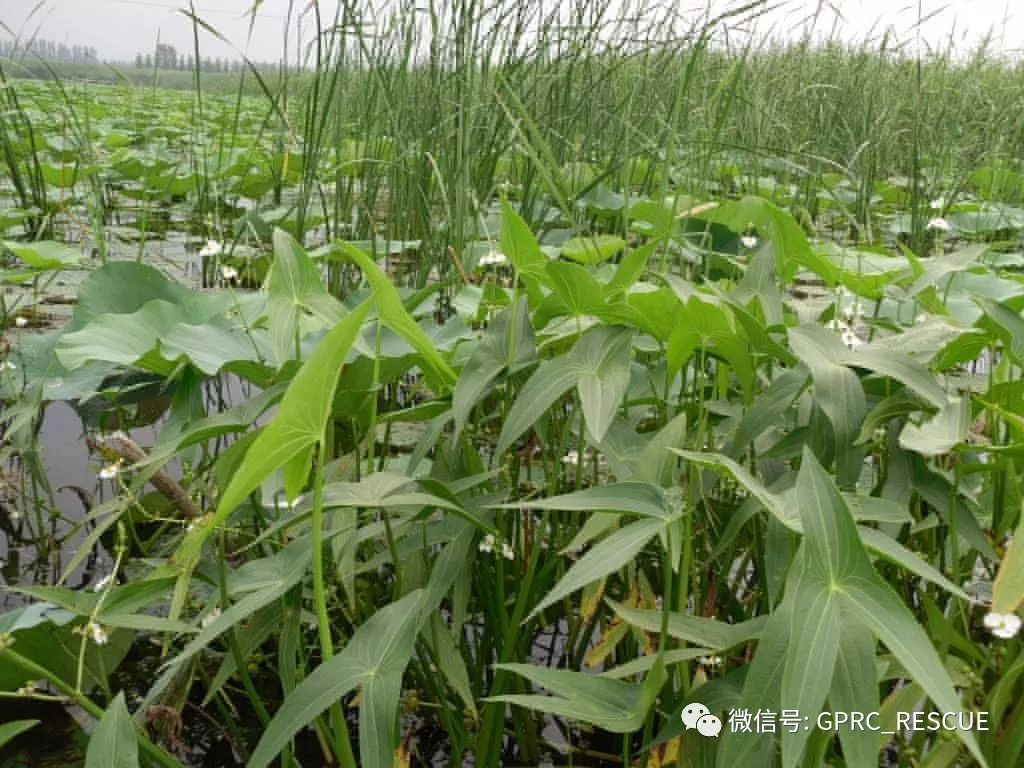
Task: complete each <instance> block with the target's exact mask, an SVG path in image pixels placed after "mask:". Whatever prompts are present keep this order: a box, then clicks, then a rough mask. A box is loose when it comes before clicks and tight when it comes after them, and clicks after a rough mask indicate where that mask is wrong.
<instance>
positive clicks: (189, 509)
mask: <svg viewBox="0 0 1024 768" xmlns="http://www.w3.org/2000/svg"><path fill="white" fill-rule="evenodd" d="M86 442H87V443H88V444H89V447H90V448H92V449H93V450H95V451H97V452H99V453H105V454H113V455H114V456H117V457H118V458H120V459H123V460H126V461H130V462H131V463H132V464H139V463H141V462H143V461H146V460H147V459H148V458H149V455H148V454H147V453H146V452H145V451H144V450H143V449H142V447H141V446H140V445H139V444H138V443H136V442H135V441H134V440H132V439H131V438H130V437H128V435H126V434H124V433H123V432H115V433H114V434H113V435H109V436H107V437H105V438H103V439H102V440H100V441H95V440H93V439H91V438H87V439H86ZM149 482H151V483H152V484H153V487H155V488H156V489H157V490H158V491H160V493H162V494H163V495H164V496H166V497H167V499H168V501H170V502H171V504H173V505H174V506H175V507H177V509H178V511H179V512H181V514H183V515H184V516H185V517H187V518H190V519H195V518H198V517H202V516H203V512H202V510H201V509H199V507H198V506H196V503H195V502H194V501H192V497H191V496H189V494H188V491H186V490H185V489H184V488H183V487H182V485H181V483H179V482H178V481H177V480H175V479H174V478H173V477H171V476H170V475H169V474H167V472H166V471H165V470H163V469H158V470H157V471H156V472H154V473H153V476H152V477H151V478H149Z"/></svg>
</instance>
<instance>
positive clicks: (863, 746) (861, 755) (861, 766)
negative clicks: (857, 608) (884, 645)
mask: <svg viewBox="0 0 1024 768" xmlns="http://www.w3.org/2000/svg"><path fill="white" fill-rule="evenodd" d="M828 698H829V704H830V705H831V707H832V710H833V711H834V712H878V711H879V709H880V707H881V704H880V703H879V700H878V672H877V670H876V667H875V639H874V638H873V637H872V636H871V631H870V630H869V629H868V628H867V627H865V626H864V625H863V624H859V623H857V622H846V623H845V624H844V626H843V633H842V637H841V638H840V640H839V654H838V656H837V657H836V668H835V674H834V676H833V677H832V688H831V690H830V691H829V694H828ZM839 741H840V743H841V744H842V746H843V759H844V761H845V763H846V766H847V768H875V766H877V765H878V764H879V763H878V734H875V733H872V732H871V731H868V730H863V729H854V728H849V727H846V728H842V729H841V730H840V731H839Z"/></svg>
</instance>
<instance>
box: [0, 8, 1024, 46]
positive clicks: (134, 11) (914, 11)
mask: <svg viewBox="0 0 1024 768" xmlns="http://www.w3.org/2000/svg"><path fill="white" fill-rule="evenodd" d="M195 2H196V9H197V12H198V14H199V16H201V17H202V18H203V19H205V20H206V21H207V22H208V23H209V24H210V25H212V26H214V27H216V28H217V29H219V30H220V31H221V32H222V33H223V34H224V35H225V37H227V38H228V39H229V40H230V41H231V42H232V43H233V44H234V45H236V46H237V47H238V48H239V49H241V50H243V51H246V52H247V53H248V55H249V56H250V57H251V58H253V59H256V60H260V61H273V60H277V59H278V58H279V57H280V54H281V51H282V38H283V29H284V24H285V19H286V17H287V16H288V12H289V7H292V8H293V10H294V15H293V18H294V17H295V16H298V15H299V14H300V12H301V11H302V10H303V9H304V8H306V6H307V5H308V3H309V0H264V2H263V3H262V4H261V5H260V9H259V12H258V15H257V17H256V20H255V25H254V28H253V29H252V34H251V36H250V30H249V19H248V17H247V16H246V11H247V10H248V9H249V8H250V7H251V6H252V3H253V0H195ZM386 2H387V0H373V2H372V3H367V2H365V0H361V2H360V7H361V8H365V9H367V12H368V9H369V8H370V7H371V6H372V5H379V4H381V3H386ZM612 2H615V0H612ZM668 2H672V0H668ZM679 2H680V5H681V7H683V8H687V7H696V8H703V7H704V6H705V5H706V3H707V2H710V3H711V4H712V5H713V6H714V7H715V8H716V9H723V8H727V7H729V6H730V5H733V6H735V5H738V4H740V0H679ZM771 2H773V3H774V4H776V5H779V6H780V7H779V8H778V9H777V10H775V11H773V12H771V13H768V14H767V15H765V16H764V17H763V18H762V19H761V20H760V21H759V22H758V24H757V29H758V30H759V31H760V32H762V33H763V32H764V31H766V30H769V29H770V30H772V31H773V32H775V33H776V34H778V35H793V34H795V30H797V29H799V27H800V23H801V21H803V20H806V19H807V18H808V16H809V14H811V13H812V12H813V11H814V10H815V9H816V8H819V7H820V6H822V5H825V6H831V8H828V7H826V9H825V10H824V11H823V12H822V13H821V15H820V16H819V17H818V18H817V21H816V29H817V31H818V34H822V35H824V34H826V33H828V32H829V31H830V30H832V29H833V28H836V29H838V30H839V34H840V36H841V37H843V38H844V39H847V40H850V41H861V40H863V39H865V37H875V36H878V34H879V33H880V32H881V31H882V30H884V29H886V28H892V29H893V30H894V31H895V32H896V33H897V35H898V36H899V37H900V38H901V39H902V40H911V39H914V38H915V37H916V35H917V32H916V30H915V25H916V23H917V19H918V18H919V8H918V6H919V3H918V0H830V1H829V0H771ZM425 4H426V3H425V2H424V5H425ZM185 5H187V1H186V2H182V1H180V0H179V2H175V0H43V2H42V3H41V4H40V3H39V2H38V0H0V22H3V24H4V25H6V26H7V27H9V28H11V29H12V30H13V31H14V32H15V33H16V34H19V35H20V36H22V37H23V38H24V37H29V36H31V35H32V34H38V35H39V36H40V37H44V38H46V39H49V40H56V41H58V42H64V43H66V44H67V45H91V46H94V47H96V48H97V49H98V51H99V53H100V56H101V57H103V58H108V59H117V60H125V61H130V60H132V59H134V57H135V54H136V53H138V52H143V53H145V52H150V51H152V50H153V47H154V43H155V41H156V39H157V36H158V35H159V36H160V39H161V40H162V41H164V42H168V43H170V44H172V45H174V46H176V47H177V48H178V50H179V51H187V50H188V51H190V50H191V47H192V27H191V24H190V22H189V21H188V19H187V18H186V17H184V16H183V15H181V14H180V13H179V12H178V9H180V8H182V7H183V6H185ZM1018 5H1019V6H1021V7H1022V8H1024V3H1021V2H1020V1H1019V0H1016V2H1012V1H1010V0H920V7H921V10H922V12H923V16H924V17H926V18H927V21H926V23H925V24H923V25H922V26H921V29H920V38H921V39H922V40H923V41H924V43H925V44H928V45H932V46H939V47H944V46H945V44H946V43H948V42H949V41H950V40H951V39H952V40H953V41H954V42H955V43H956V44H957V45H958V46H960V47H963V48H969V47H971V46H972V45H974V44H975V43H976V42H977V40H978V39H979V38H981V37H982V36H983V35H985V34H987V33H989V32H992V33H993V34H994V42H995V45H996V47H998V48H1001V49H1002V50H1005V51H1006V52H1007V53H1013V54H1015V55H1016V54H1017V53H1019V51H1020V49H1021V48H1024V10H1011V9H1013V8H1014V6H1018ZM37 6H38V8H37ZM320 6H321V8H322V9H323V13H324V15H325V16H327V15H329V12H332V11H333V8H334V7H335V6H336V0H320ZM34 8H35V9H36V10H35V12H34V13H33V12H32V11H33V9H34ZM311 26H312V25H311V23H310V22H309V21H308V17H307V22H306V24H305V28H306V30H305V31H306V33H307V35H308V31H309V30H310V28H311ZM296 31H297V30H296V25H295V24H294V23H293V26H292V32H291V35H290V37H289V40H290V42H289V45H290V46H291V47H292V49H293V50H294V47H295V40H296V36H295V33H296ZM0 35H3V36H5V37H6V36H9V35H8V33H6V32H4V31H0ZM200 43H201V51H202V55H203V56H212V57H222V56H223V57H231V58H237V55H236V54H234V52H233V51H232V50H231V48H230V47H228V46H226V45H224V44H223V43H220V42H218V41H216V40H215V39H214V38H212V37H211V36H210V35H208V34H205V33H203V34H201V39H200Z"/></svg>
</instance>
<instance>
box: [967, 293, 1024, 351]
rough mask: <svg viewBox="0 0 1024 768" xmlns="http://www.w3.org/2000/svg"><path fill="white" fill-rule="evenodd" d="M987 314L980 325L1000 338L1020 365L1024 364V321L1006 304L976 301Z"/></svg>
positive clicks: (984, 300)
mask: <svg viewBox="0 0 1024 768" xmlns="http://www.w3.org/2000/svg"><path fill="white" fill-rule="evenodd" d="M975 301H977V303H978V306H979V307H981V309H982V311H983V312H984V313H985V318H984V320H983V321H979V323H978V325H980V326H982V327H987V330H990V331H992V332H993V333H995V335H996V336H998V337H999V338H1000V339H1001V340H1002V342H1003V344H1004V345H1005V346H1006V349H1007V350H1008V351H1009V353H1010V355H1011V356H1012V357H1013V358H1014V360H1016V361H1017V363H1018V364H1024V319H1022V318H1021V316H1020V312H1016V311H1014V310H1013V309H1011V308H1010V307H1008V306H1007V305H1006V304H999V303H997V302H994V301H989V300H988V299H975Z"/></svg>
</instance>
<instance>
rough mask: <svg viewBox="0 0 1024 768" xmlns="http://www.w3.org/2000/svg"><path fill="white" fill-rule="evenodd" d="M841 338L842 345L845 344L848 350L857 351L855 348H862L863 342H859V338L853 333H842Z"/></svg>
mask: <svg viewBox="0 0 1024 768" xmlns="http://www.w3.org/2000/svg"><path fill="white" fill-rule="evenodd" d="M842 336H843V344H845V345H846V346H847V347H849V348H850V349H857V347H863V346H864V342H863V341H861V339H860V336H858V335H857V334H856V333H854V332H853V331H843V334H842Z"/></svg>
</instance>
